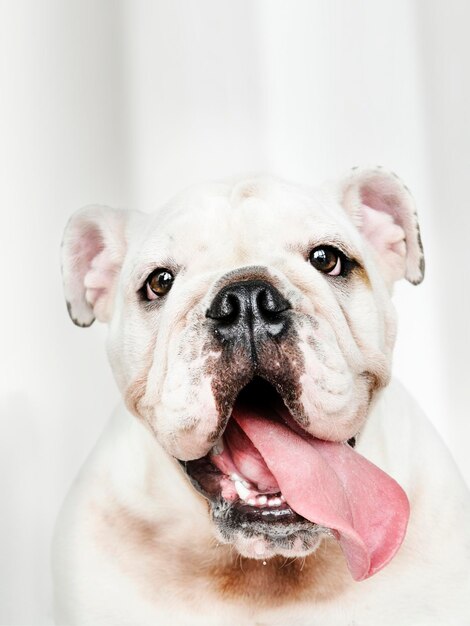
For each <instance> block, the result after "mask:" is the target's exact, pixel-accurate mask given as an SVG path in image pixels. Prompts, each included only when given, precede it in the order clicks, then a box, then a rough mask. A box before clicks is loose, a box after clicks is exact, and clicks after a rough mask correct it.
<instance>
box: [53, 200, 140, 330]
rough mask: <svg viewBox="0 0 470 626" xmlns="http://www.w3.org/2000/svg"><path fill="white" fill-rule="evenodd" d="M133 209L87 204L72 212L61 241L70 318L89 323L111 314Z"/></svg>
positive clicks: (105, 319) (103, 320)
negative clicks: (127, 228)
mask: <svg viewBox="0 0 470 626" xmlns="http://www.w3.org/2000/svg"><path fill="white" fill-rule="evenodd" d="M134 213H135V212H134V211H126V210H122V209H111V208H109V207H104V206H87V207H84V208H83V209H80V210H79V211H77V212H76V213H74V214H73V215H72V217H71V218H70V220H69V222H68V224H67V226H66V228H65V232H64V238H63V240H62V276H63V281H64V293H65V300H66V302H67V309H68V311H69V315H70V317H71V318H72V321H73V322H74V324H76V325H77V326H83V327H86V326H90V325H91V324H93V322H94V321H95V318H96V319H98V320H99V321H102V322H107V321H108V320H109V319H110V317H111V312H112V305H113V300H114V292H115V287H116V281H117V277H118V275H119V271H120V269H121V265H122V262H123V260H124V256H125V254H126V249H127V241H126V227H127V225H128V222H129V218H130V216H131V215H133V214H134Z"/></svg>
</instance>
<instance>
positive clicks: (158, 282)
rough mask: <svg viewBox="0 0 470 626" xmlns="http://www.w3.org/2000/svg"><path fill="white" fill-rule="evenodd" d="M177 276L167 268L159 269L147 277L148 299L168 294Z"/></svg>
mask: <svg viewBox="0 0 470 626" xmlns="http://www.w3.org/2000/svg"><path fill="white" fill-rule="evenodd" d="M174 280H175V277H174V276H173V274H172V273H171V272H170V271H169V270H166V269H161V268H159V269H157V270H155V271H154V272H152V274H150V276H149V277H148V278H147V283H146V296H147V299H148V300H156V299H157V298H161V297H162V296H164V295H165V294H167V293H168V292H169V291H170V289H171V286H172V284H173V281H174Z"/></svg>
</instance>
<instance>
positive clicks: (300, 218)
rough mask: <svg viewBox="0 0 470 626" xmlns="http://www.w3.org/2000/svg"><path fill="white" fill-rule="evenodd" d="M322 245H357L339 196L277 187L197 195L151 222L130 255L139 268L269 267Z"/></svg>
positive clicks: (205, 189) (263, 184) (207, 189)
mask: <svg viewBox="0 0 470 626" xmlns="http://www.w3.org/2000/svg"><path fill="white" fill-rule="evenodd" d="M316 243H344V244H349V245H350V246H351V247H352V248H353V249H354V248H357V246H358V245H359V242H358V241H357V239H356V237H355V229H354V228H353V226H352V224H351V222H350V220H349V218H348V217H347V215H346V214H345V213H344V211H343V209H342V208H341V206H340V205H339V203H338V202H337V201H336V199H335V198H334V197H331V196H330V195H329V194H328V193H326V192H325V191H323V190H321V189H317V190H311V189H308V190H306V189H303V188H298V187H295V186H292V185H288V184H287V183H282V182H279V181H264V180H255V181H246V182H241V183H238V184H235V185H209V186H208V185H204V186H199V187H197V188H194V189H191V190H189V191H187V192H185V193H184V194H182V195H181V196H178V197H177V198H176V199H175V200H174V201H173V202H171V203H170V204H168V205H167V206H165V207H163V208H162V209H160V210H159V211H157V212H156V213H155V214H153V215H151V216H149V217H148V222H147V224H146V227H145V230H144V232H143V233H142V235H141V236H140V237H139V238H138V243H136V245H134V246H133V249H131V250H130V255H129V256H131V257H132V261H133V265H134V266H135V267H134V269H137V265H138V266H140V267H142V266H144V267H145V266H149V267H150V266H152V265H153V266H154V265H155V262H161V263H166V264H167V265H168V264H170V265H171V264H173V265H175V266H179V265H184V266H189V265H190V266H191V267H193V268H194V269H197V270H198V271H201V270H204V269H205V268H206V267H211V268H213V267H214V264H221V266H224V267H225V266H227V267H230V266H233V265H237V264H248V263H260V262H261V263H269V262H270V261H272V260H274V259H275V258H276V257H278V256H279V255H282V254H283V253H288V252H295V251H301V250H303V249H304V248H306V247H309V246H310V247H312V246H314V245H315V244H316Z"/></svg>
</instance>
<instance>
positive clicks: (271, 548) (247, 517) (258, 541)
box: [211, 500, 331, 560]
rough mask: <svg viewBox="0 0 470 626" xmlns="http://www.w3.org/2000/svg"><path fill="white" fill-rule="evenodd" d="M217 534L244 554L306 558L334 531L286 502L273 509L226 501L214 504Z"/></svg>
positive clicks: (212, 506)
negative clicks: (257, 509)
mask: <svg viewBox="0 0 470 626" xmlns="http://www.w3.org/2000/svg"><path fill="white" fill-rule="evenodd" d="M211 513H212V519H213V521H214V524H215V526H216V535H217V538H218V540H219V541H220V542H221V543H228V544H231V545H233V546H234V547H235V548H236V550H237V551H238V552H239V553H240V554H241V555H242V556H244V557H247V558H252V559H261V560H265V559H269V558H271V557H274V556H277V555H281V556H285V557H304V556H307V555H308V554H311V553H312V552H315V550H316V549H317V548H318V546H319V545H320V543H321V540H322V538H323V537H324V536H325V535H330V534H331V531H329V530H327V529H325V528H323V527H321V526H318V525H317V524H313V523H312V522H309V521H308V520H306V519H304V518H302V517H301V516H300V515H298V514H297V513H295V512H294V511H292V509H291V508H290V507H289V506H288V505H286V506H283V507H278V508H273V509H272V510H270V511H268V510H260V511H256V510H253V507H247V506H246V505H243V504H240V503H239V502H238V503H233V504H232V503H228V502H224V501H223V500H222V501H220V502H219V503H211Z"/></svg>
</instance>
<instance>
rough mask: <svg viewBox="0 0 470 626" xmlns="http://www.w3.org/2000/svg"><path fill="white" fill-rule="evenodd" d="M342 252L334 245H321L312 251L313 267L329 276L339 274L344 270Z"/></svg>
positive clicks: (311, 260) (311, 261)
mask: <svg viewBox="0 0 470 626" xmlns="http://www.w3.org/2000/svg"><path fill="white" fill-rule="evenodd" d="M342 257H343V255H342V253H341V252H340V251H339V250H337V249H336V248H333V246H320V247H318V248H314V249H313V250H312V251H311V252H310V257H309V258H310V263H311V264H312V265H313V267H314V268H315V269H317V270H320V272H323V273H324V274H328V275H329V276H339V275H340V274H341V272H342V270H343V263H342Z"/></svg>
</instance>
